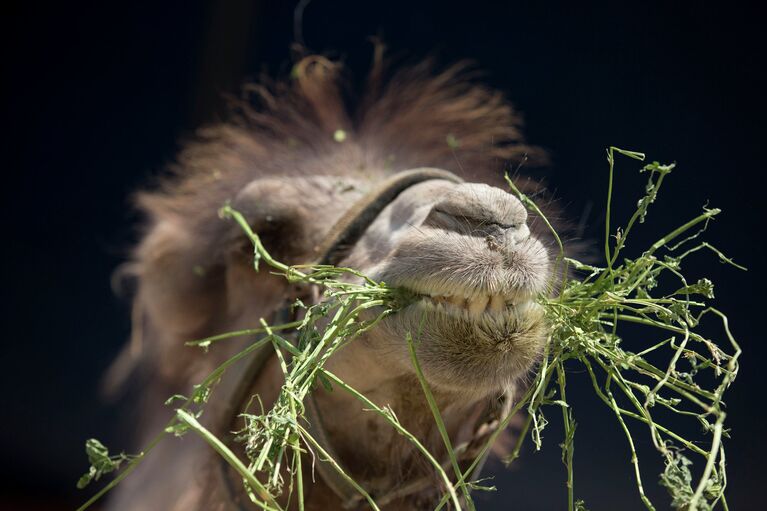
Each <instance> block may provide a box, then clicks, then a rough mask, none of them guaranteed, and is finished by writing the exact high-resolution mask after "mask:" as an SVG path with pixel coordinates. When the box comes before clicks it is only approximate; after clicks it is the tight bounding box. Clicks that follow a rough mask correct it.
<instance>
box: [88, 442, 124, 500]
mask: <svg viewBox="0 0 767 511" xmlns="http://www.w3.org/2000/svg"><path fill="white" fill-rule="evenodd" d="M85 454H86V455H87V456H88V461H89V462H90V464H91V466H90V468H89V469H88V472H86V473H85V474H84V475H83V476H82V477H80V479H79V480H78V481H77V487H78V488H80V489H82V488H85V487H86V486H88V485H89V484H90V483H91V481H98V480H99V479H100V478H101V476H103V475H104V474H109V473H111V472H114V471H115V470H119V468H120V465H122V464H123V462H126V461H130V460H131V458H132V457H131V456H128V455H127V454H125V453H122V452H121V453H120V454H118V455H116V456H110V455H109V450H108V449H107V448H106V447H104V444H102V443H101V442H99V441H98V440H96V439H95V438H89V439H88V440H86V441H85Z"/></svg>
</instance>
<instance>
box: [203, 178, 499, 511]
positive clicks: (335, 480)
mask: <svg viewBox="0 0 767 511" xmlns="http://www.w3.org/2000/svg"><path fill="white" fill-rule="evenodd" d="M437 179H438V180H443V181H450V182H453V183H462V182H463V180H462V179H461V178H459V177H458V176H456V175H455V174H453V173H451V172H448V171H445V170H441V169H435V168H427V167H424V168H417V169H411V170H405V171H402V172H399V173H397V174H395V175H393V176H391V177H389V178H388V179H386V180H384V181H382V182H381V183H379V184H378V185H377V186H376V187H375V188H373V189H372V190H371V191H370V192H368V193H367V194H365V195H364V196H363V197H362V198H360V199H359V200H358V201H357V202H356V203H355V204H353V205H352V207H351V208H349V209H348V210H347V211H346V212H345V213H344V214H343V215H342V216H341V218H340V219H339V220H338V221H337V222H336V223H335V225H334V226H333V227H332V228H331V229H330V231H329V232H328V234H327V235H326V237H325V239H324V241H323V242H322V244H321V245H319V247H317V248H316V249H315V254H316V259H315V260H316V261H317V262H316V264H318V265H338V264H339V263H340V262H341V261H342V260H343V259H344V258H345V257H346V256H347V255H348V253H349V251H350V250H351V249H352V248H353V247H354V245H355V244H356V243H357V242H358V241H359V240H360V238H362V236H363V235H364V233H365V231H366V230H367V228H368V227H370V225H371V224H372V223H373V222H374V221H375V219H376V218H377V217H378V215H379V214H380V213H381V212H382V211H383V210H384V208H386V206H388V205H389V204H391V203H392V202H393V201H394V200H395V199H396V198H397V197H398V196H399V195H400V194H401V193H402V192H403V191H405V190H407V189H408V188H410V187H411V186H413V185H416V184H418V183H422V182H424V181H430V180H437ZM277 314H278V316H284V317H287V316H288V315H289V308H288V307H285V308H283V309H282V310H279V311H278V313H277ZM271 352H272V348H271V346H270V345H267V346H264V347H263V348H261V349H260V350H259V351H257V352H255V353H253V354H252V355H251V359H250V361H249V363H247V364H241V365H240V366H236V367H235V368H231V369H230V370H229V371H227V373H225V375H224V378H223V379H222V381H221V382H220V383H219V387H218V393H219V394H220V395H221V397H222V399H220V400H216V402H217V403H219V405H218V406H220V407H221V408H217V409H215V411H214V412H213V413H212V414H211V415H213V416H214V417H220V418H221V419H220V420H218V421H217V422H216V423H215V428H216V430H218V431H226V432H227V433H228V428H229V426H230V425H231V423H232V422H233V420H234V418H235V417H236V416H237V415H239V413H241V409H242V406H241V405H242V404H243V402H244V401H245V400H246V399H248V398H249V395H248V391H249V390H250V387H251V385H252V382H253V381H254V379H255V377H256V376H257V375H258V374H259V373H260V371H261V370H262V369H263V367H264V365H265V364H266V362H267V361H268V360H269V358H270V356H271ZM211 404H212V403H211ZM506 404H507V405H508V403H506ZM304 407H305V410H306V414H307V418H308V419H309V421H308V422H309V427H308V428H307V429H308V430H309V432H310V433H311V434H312V436H313V437H314V439H315V440H316V441H317V442H318V443H319V444H320V445H321V446H322V448H323V449H324V450H325V451H326V452H327V453H328V454H329V455H330V456H331V457H332V458H333V459H334V460H336V462H337V463H338V464H339V465H340V466H341V468H344V466H343V463H342V462H341V460H340V459H339V457H338V456H337V455H336V452H335V449H334V448H333V446H332V445H331V443H330V442H329V440H328V437H327V434H326V432H325V427H324V425H323V422H322V417H321V416H320V414H319V412H318V410H317V404H316V402H315V399H314V395H313V394H311V393H310V394H309V395H308V396H307V398H306V399H305V402H304ZM501 415H502V412H500V411H496V412H491V413H488V414H486V416H485V417H484V418H482V420H481V421H480V422H479V426H478V427H477V428H476V430H475V431H474V435H473V437H472V440H471V441H470V442H468V443H466V444H462V445H458V446H456V453H457V455H458V460H459V462H469V463H470V462H471V461H473V459H474V458H475V456H476V454H477V453H478V452H479V451H480V449H481V447H482V445H483V440H485V439H486V438H487V437H488V436H490V434H492V432H493V431H495V430H496V429H497V428H498V424H499V421H500V416H501ZM229 443H231V442H229ZM486 457H487V454H485V455H484V456H483V458H482V459H481V460H480V461H479V463H478V464H477V466H476V469H475V471H474V474H473V477H475V478H476V477H477V476H478V475H479V472H480V471H481V470H482V466H483V465H484V462H485V459H486ZM443 465H444V466H445V467H449V461H446V462H445V463H444V464H443ZM228 468H229V467H228V464H227V463H226V462H225V461H224V460H223V459H222V460H221V463H220V464H218V470H216V471H215V472H216V474H217V476H218V477H219V478H220V481H219V483H220V485H221V486H222V487H223V488H225V490H226V497H227V499H228V500H229V503H230V504H232V505H233V506H237V508H239V509H240V510H242V511H245V510H246V508H245V507H243V505H242V503H241V502H238V500H239V499H238V498H237V497H236V495H237V490H236V489H235V488H234V487H233V484H232V478H231V477H229V475H228V474H227V470H228ZM316 469H317V472H319V474H320V476H321V478H322V480H323V481H324V482H325V484H326V485H327V486H328V487H329V488H330V489H331V490H332V491H333V493H335V494H336V495H337V496H338V497H339V498H340V499H341V502H343V507H344V508H345V509H354V508H356V507H357V506H358V505H359V504H361V503H362V501H363V500H364V499H363V498H362V496H361V495H360V494H359V493H358V492H357V490H355V489H354V488H353V487H352V486H351V485H350V484H349V483H348V482H347V481H346V480H345V479H344V478H343V477H342V476H341V475H340V474H339V473H338V472H337V471H336V470H335V469H334V468H333V467H331V466H330V464H328V463H325V462H322V461H321V462H320V463H317V464H316ZM344 472H347V473H348V471H347V470H346V469H345V468H344ZM432 485H433V479H432V478H430V477H421V478H419V479H416V480H414V481H411V482H409V483H407V484H405V485H402V486H400V487H398V488H395V489H392V490H390V491H389V492H387V493H385V494H383V495H379V496H377V497H376V503H378V504H379V505H386V504H388V503H391V502H393V501H395V500H396V499H400V498H403V497H406V496H408V495H412V494H415V493H418V492H420V491H423V490H425V489H428V488H429V487H430V486H432Z"/></svg>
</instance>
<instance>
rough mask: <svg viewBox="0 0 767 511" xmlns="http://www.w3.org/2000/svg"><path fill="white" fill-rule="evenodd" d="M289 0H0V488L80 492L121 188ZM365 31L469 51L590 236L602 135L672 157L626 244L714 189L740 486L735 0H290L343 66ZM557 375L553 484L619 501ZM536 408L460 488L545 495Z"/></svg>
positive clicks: (743, 82)
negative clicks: (508, 102)
mask: <svg viewBox="0 0 767 511" xmlns="http://www.w3.org/2000/svg"><path fill="white" fill-rule="evenodd" d="M672 4H673V5H672ZM294 6H295V2H279V1H274V2H258V1H254V2H247V1H243V0H237V1H231V2H218V3H209V4H206V3H203V2H194V1H186V2H153V3H146V4H144V3H142V2H130V3H127V2H126V3H112V2H102V3H98V4H93V5H82V4H81V5H74V4H72V3H70V2H62V3H58V4H56V5H50V6H45V5H40V4H34V5H32V4H29V5H25V6H24V7H21V6H19V5H16V6H13V7H9V6H6V7H4V8H3V9H4V11H5V13H4V15H3V20H2V25H3V29H2V34H1V35H0V37H1V38H2V55H3V59H2V62H3V69H4V73H3V75H4V77H3V78H2V80H0V87H1V88H2V96H0V97H1V98H2V120H3V122H2V127H3V132H4V133H3V136H2V144H3V148H2V161H3V162H4V163H3V165H2V168H3V171H2V207H3V212H2V216H0V219H1V220H2V233H3V243H2V249H0V250H1V251H2V257H3V262H2V265H1V266H0V268H1V271H2V283H3V285H2V289H3V298H4V303H3V306H2V314H3V320H2V334H3V343H2V354H3V355H2V359H1V360H2V370H0V374H1V375H2V379H3V380H2V385H1V386H0V389H1V392H2V394H1V395H0V403H2V404H1V406H2V412H3V419H2V424H3V428H2V435H0V452H1V453H2V459H3V463H2V474H1V475H0V481H1V483H0V484H2V489H0V495H3V497H1V498H0V508H3V509H6V508H11V509H35V508H37V509H54V508H61V509H67V508H73V507H74V506H76V505H77V504H78V503H80V502H81V501H82V500H84V497H85V496H86V494H85V493H84V492H78V491H77V490H75V488H74V483H75V481H76V479H77V477H78V476H79V475H80V473H81V472H83V471H84V470H85V468H86V466H87V463H86V461H85V456H84V453H83V449H82V446H83V442H84V440H85V439H86V438H88V437H90V436H96V437H99V438H102V439H104V440H105V441H106V442H107V443H108V445H110V446H114V447H115V448H119V447H121V446H124V445H125V444H126V441H125V440H124V438H125V437H124V433H125V432H126V431H129V430H130V416H128V418H127V419H126V416H125V415H123V414H121V413H120V412H119V409H120V406H119V404H117V405H109V404H107V403H104V402H103V401H102V400H100V398H99V397H98V392H97V383H98V380H99V378H100V375H101V374H102V372H103V370H104V369H105V368H106V367H107V365H108V363H109V362H110V360H111V359H112V357H113V356H114V355H115V353H116V352H117V350H118V349H119V347H120V346H121V345H122V343H123V341H124V340H125V339H126V338H127V335H128V332H129V322H128V316H129V311H128V306H127V304H126V303H125V302H124V301H121V300H120V299H119V298H117V297H115V296H114V294H113V292H112V290H111V289H110V273H111V272H112V271H113V270H114V268H115V267H116V266H117V265H118V264H119V263H120V262H121V261H123V260H124V258H125V254H126V253H127V251H128V249H129V248H130V246H131V244H132V243H133V241H134V240H135V237H136V235H135V231H134V228H135V224H136V221H137V217H136V215H135V214H134V213H133V212H132V211H131V208H130V205H129V200H128V196H129V194H130V193H131V192H132V191H133V190H135V189H137V188H138V187H141V186H144V185H146V184H147V183H149V182H150V177H151V176H152V175H155V174H157V173H158V172H159V171H161V169H162V168H163V166H164V165H165V164H167V163H168V162H170V161H172V159H173V157H174V153H175V152H176V150H177V148H178V142H179V141H180V140H182V139H183V137H186V136H189V135H191V134H192V133H193V132H194V130H195V128H196V127H198V126H200V125H202V124H204V123H206V122H211V121H215V120H216V119H219V118H221V117H222V114H223V112H224V108H223V101H222V100H221V97H220V96H221V94H222V93H224V92H235V91H236V90H237V87H238V86H239V84H241V83H242V82H243V81H244V80H246V79H247V78H248V77H254V76H256V75H258V73H259V72H260V71H262V70H266V71H269V72H270V73H271V74H273V75H274V74H277V75H279V74H285V73H286V72H287V71H288V70H289V68H290V51H289V46H290V43H291V42H292V41H293V38H294V34H293V9H294ZM371 35H381V36H382V37H383V39H384V40H385V41H386V43H387V44H388V46H389V48H390V50H391V53H392V54H394V55H399V56H402V57H404V58H405V59H406V60H410V61H415V60H417V59H418V58H420V57H423V56H426V55H428V54H435V55H437V59H438V62H440V63H442V64H449V63H451V62H453V61H455V60H458V59H461V58H469V59H472V60H474V61H475V62H477V63H478V65H479V67H480V68H481V69H483V70H485V71H486V74H485V76H484V78H483V80H484V81H485V82H487V83H489V84H491V85H493V86H496V87H498V88H500V89H502V90H503V91H505V92H506V94H507V95H508V96H509V97H510V98H511V99H512V100H513V101H514V103H515V104H516V105H517V106H518V107H519V109H520V110H522V111H523V113H524V114H525V117H526V120H527V123H526V125H527V128H526V133H527V138H528V140H529V141H530V142H532V143H534V144H538V145H541V146H543V147H545V148H546V149H548V150H549V152H550V154H551V157H552V164H551V166H550V167H549V168H547V169H546V172H545V176H546V178H547V181H548V183H549V185H550V188H551V189H552V190H554V192H555V193H556V195H557V196H558V197H559V198H560V199H561V204H562V205H563V206H564V207H565V208H566V211H567V214H568V215H569V216H570V217H572V218H574V219H576V220H580V219H582V218H584V215H585V221H586V225H587V227H586V230H585V237H586V238H589V239H594V240H598V239H600V237H601V235H602V232H601V229H602V228H603V202H604V197H605V187H606V168H607V167H606V164H605V158H604V148H605V147H606V146H608V145H616V146H619V147H625V148H628V149H634V150H640V151H644V152H646V153H647V154H648V157H649V158H650V159H658V160H661V161H665V162H668V161H676V162H677V163H678V168H677V170H675V171H674V173H673V174H672V175H671V176H670V177H669V179H668V182H667V185H666V186H667V187H666V188H665V190H664V191H663V192H662V194H661V197H660V199H659V201H658V203H657V205H656V206H655V207H654V209H653V210H652V211H651V214H650V217H649V223H648V224H647V225H646V226H643V227H642V228H640V229H637V231H636V232H635V233H634V234H633V235H632V236H634V239H633V241H632V244H631V245H629V247H628V249H629V250H631V249H632V248H635V249H641V248H642V247H646V246H648V245H649V243H652V242H653V241H654V240H655V239H656V238H657V237H658V235H660V234H662V233H664V232H666V231H667V230H668V229H669V228H672V227H675V226H676V225H679V224H680V223H681V222H682V221H684V220H686V219H688V218H690V217H692V216H694V215H695V214H697V212H698V211H699V210H700V207H701V206H702V205H703V204H704V203H706V202H707V201H708V202H709V204H710V205H712V206H717V207H721V208H723V209H724V214H723V215H721V217H720V218H719V219H717V220H716V222H715V223H714V224H713V225H712V227H711V229H710V231H709V233H708V234H707V239H708V240H709V241H711V242H712V243H714V244H715V245H716V246H718V247H719V248H721V249H723V250H724V251H725V252H727V253H728V255H730V256H732V257H734V258H735V260H736V261H738V262H740V263H742V264H744V265H746V266H748V267H749V271H748V272H747V273H743V272H740V271H738V270H735V269H733V268H730V267H726V266H723V265H721V264H719V263H718V262H717V261H716V260H715V259H714V257H708V256H701V257H696V258H694V259H693V260H691V263H690V265H689V266H688V267H687V272H688V273H689V274H690V275H691V276H694V277H698V276H708V277H710V278H711V279H712V280H714V282H715V283H716V284H717V304H718V306H719V307H720V308H722V309H723V310H724V311H725V312H727V313H728V314H729V316H730V319H731V324H732V328H733V330H734V333H735V335H736V336H737V337H738V339H739V340H740V341H741V343H742V345H743V348H744V351H745V355H744V358H743V360H742V368H741V376H740V377H739V379H738V381H737V382H736V384H735V386H734V388H733V389H732V391H731V393H730V396H729V398H728V399H727V402H728V409H729V417H728V422H729V424H730V426H731V427H732V429H733V432H732V439H731V440H729V441H728V442H727V446H728V451H727V452H728V458H727V459H728V463H729V476H730V486H729V491H728V496H729V500H730V504H731V509H736V510H743V509H758V508H761V506H760V502H761V500H762V498H761V496H762V495H763V493H764V486H763V485H764V482H765V470H764V460H765V459H766V458H767V449H765V447H764V436H763V432H764V426H763V420H764V416H765V412H764V405H763V402H762V397H763V396H764V395H765V390H766V389H765V388H764V385H763V380H762V374H763V373H764V369H763V367H764V359H765V355H766V354H767V350H766V349H765V346H764V343H763V341H762V338H761V335H760V333H761V332H758V331H757V327H758V325H760V324H761V320H762V319H763V317H764V310H765V309H764V305H763V303H762V297H763V295H764V285H765V284H764V282H765V276H766V275H765V272H764V257H763V251H762V250H761V249H760V248H757V247H758V246H759V245H760V243H761V240H762V238H763V233H764V228H763V226H764V220H765V218H764V210H763V208H762V205H763V202H764V197H763V194H764V188H763V187H762V185H761V182H762V174H763V164H762V152H763V147H764V145H763V142H762V141H763V134H764V129H763V128H762V126H763V124H764V122H765V121H764V119H765V115H764V114H765V109H764V100H763V93H764V90H765V89H764V85H765V84H764V81H763V80H762V79H761V76H760V74H761V71H762V70H761V68H762V67H763V66H764V60H765V59H764V53H763V49H762V47H761V42H762V39H763V32H762V27H761V25H760V22H759V17H758V16H757V13H756V12H755V10H753V9H750V8H748V7H746V6H743V5H739V4H737V3H731V2H730V3H727V4H726V5H721V4H720V5H718V6H717V7H713V6H712V7H708V6H705V5H702V4H701V3H696V4H694V5H692V4H691V5H688V6H684V5H681V4H676V3H672V2H662V3H658V4H651V3H646V2H642V3H638V2H637V3H633V2H631V3H628V2H614V3H608V4H599V3H589V4H586V3H583V2H562V3H561V5H557V4H555V3H552V2H545V3H544V2H525V3H515V2H510V3H508V4H505V5H502V4H501V3H500V2H498V3H496V2H487V1H471V2H465V1H464V2H458V1H446V0H443V1H438V2H414V1H404V2H403V1H398V0H397V1H394V0H389V1H387V2H359V1H357V2H351V1H345V2H330V1H319V0H318V1H315V2H313V3H311V4H309V6H308V8H307V9H306V11H305V14H304V24H303V36H304V39H305V42H306V44H307V46H308V47H309V48H311V49H313V50H317V51H328V52H330V55H332V56H335V57H340V58H342V59H343V60H344V61H345V62H346V63H347V65H348V67H349V68H350V69H351V70H352V71H353V72H354V73H356V75H357V76H362V75H363V74H364V72H365V71H366V69H367V65H368V63H369V57H370V54H371V46H370V44H369V43H368V42H367V38H368V36H371ZM637 168H638V165H636V164H635V163H633V162H629V161H628V160H619V164H618V173H617V175H618V178H617V179H618V183H619V184H618V190H617V191H616V197H617V201H616V202H617V203H616V208H615V209H616V211H615V214H616V220H621V219H626V218H627V216H628V215H629V214H630V213H631V211H633V208H634V207H635V200H636V198H637V197H638V196H639V194H640V193H641V186H642V185H643V182H644V177H643V176H639V175H638V174H637V173H636V169H637ZM537 175H539V174H537ZM712 332H713V331H712ZM712 335H713V334H712ZM634 340H635V341H636V342H641V339H634ZM627 342H631V339H629V340H627ZM571 386H572V389H571V390H570V392H571V393H572V396H573V399H574V401H575V406H576V408H575V414H576V418H577V420H578V422H579V429H578V435H577V438H576V472H575V474H576V475H575V477H576V495H577V496H578V497H579V498H584V499H585V500H586V502H587V504H588V505H589V507H590V508H591V509H592V510H610V509H641V508H642V506H641V504H640V502H639V499H638V498H637V495H636V490H635V483H634V480H633V475H632V471H631V466H630V464H629V452H628V448H627V446H626V444H625V439H624V438H623V436H622V433H621V432H620V431H619V429H618V427H617V424H616V423H615V422H614V419H613V418H612V416H611V414H610V412H609V411H608V410H606V409H605V408H604V407H603V405H602V404H601V402H597V401H596V398H594V397H593V395H591V393H590V389H589V387H588V384H587V381H586V379H585V378H584V377H583V375H582V374H577V373H576V374H573V378H572V383H571ZM549 415H550V419H551V420H552V425H551V426H550V429H549V430H547V431H546V432H545V439H544V440H545V445H544V450H543V451H542V452H540V453H537V454H535V453H533V452H531V451H530V450H529V449H527V450H526V451H525V453H524V455H523V457H522V459H521V460H519V461H518V464H517V466H516V467H515V468H514V469H511V470H510V471H500V472H498V475H497V480H496V484H497V485H498V486H499V487H500V489H501V490H500V492H499V493H498V494H497V495H494V496H492V497H491V498H489V497H481V498H480V508H481V509H488V510H489V509H525V510H528V509H541V510H548V509H563V508H565V507H566V501H565V496H566V491H565V487H564V484H563V481H564V478H565V473H564V467H563V466H562V465H561V463H560V461H559V449H558V447H557V444H558V442H559V441H560V440H559V439H560V438H561V437H560V428H559V427H558V426H557V425H556V424H555V423H556V422H558V421H557V419H558V418H559V412H558V411H557V410H552V411H551V412H550V413H549ZM119 420H122V423H123V427H122V429H120V428H118V427H117V426H116V424H117V423H118V421H119ZM693 429H694V428H693ZM636 431H637V433H636V435H635V436H636V438H637V439H638V440H637V441H638V444H639V449H640V451H641V452H640V454H642V453H644V456H643V457H642V461H641V463H642V467H643V468H644V482H645V487H646V488H647V489H648V493H649V494H650V496H651V497H652V498H653V500H655V501H657V504H658V508H659V509H665V508H668V506H669V503H668V499H667V498H666V496H665V493H664V491H663V490H662V489H660V488H659V487H658V486H657V484H656V481H657V474H658V472H659V470H660V465H659V464H658V463H657V462H656V461H655V458H656V456H655V455H654V452H653V451H652V449H651V447H650V442H649V437H648V435H647V434H646V433H645V432H644V431H643V430H641V429H637V430H636Z"/></svg>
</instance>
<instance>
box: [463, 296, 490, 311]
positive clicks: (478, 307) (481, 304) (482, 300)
mask: <svg viewBox="0 0 767 511" xmlns="http://www.w3.org/2000/svg"><path fill="white" fill-rule="evenodd" d="M488 301H490V297H489V296H487V295H480V296H478V297H476V298H474V299H473V300H471V301H469V303H468V307H467V308H468V309H469V313H470V314H471V315H472V316H479V315H480V314H482V313H483V312H485V307H487V302H488Z"/></svg>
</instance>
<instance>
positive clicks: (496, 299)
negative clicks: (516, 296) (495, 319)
mask: <svg viewBox="0 0 767 511" xmlns="http://www.w3.org/2000/svg"><path fill="white" fill-rule="evenodd" d="M488 309H490V312H493V313H496V314H500V313H502V312H503V311H504V309H506V302H505V300H504V299H503V297H502V296H501V295H493V296H491V297H490V304H489V305H488Z"/></svg>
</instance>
